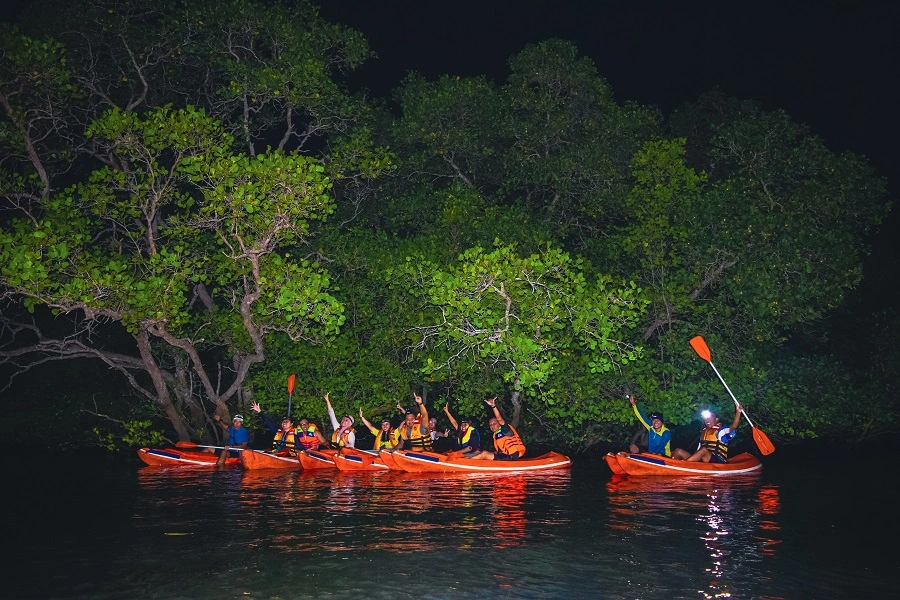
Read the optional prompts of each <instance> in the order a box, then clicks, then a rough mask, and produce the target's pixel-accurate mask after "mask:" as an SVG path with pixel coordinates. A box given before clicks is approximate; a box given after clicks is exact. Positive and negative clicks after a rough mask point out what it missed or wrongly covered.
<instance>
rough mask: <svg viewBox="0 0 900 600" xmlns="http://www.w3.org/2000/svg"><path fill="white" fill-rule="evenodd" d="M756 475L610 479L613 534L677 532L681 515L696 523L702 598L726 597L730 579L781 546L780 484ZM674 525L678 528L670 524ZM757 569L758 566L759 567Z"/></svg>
mask: <svg viewBox="0 0 900 600" xmlns="http://www.w3.org/2000/svg"><path fill="white" fill-rule="evenodd" d="M761 482H762V479H761V477H760V476H758V475H751V476H747V477H744V476H742V477H734V478H731V477H730V478H727V479H726V478H721V479H720V478H716V479H712V478H667V477H632V478H629V477H627V476H621V475H613V476H612V478H611V479H610V480H609V482H608V483H607V491H608V493H609V505H610V519H609V522H608V527H609V528H610V529H612V530H615V531H619V532H624V531H635V530H636V531H641V530H646V529H648V528H653V529H654V530H655V531H656V532H657V533H658V532H660V531H662V532H668V531H671V532H673V533H674V532H675V531H676V530H677V531H679V535H684V533H685V531H684V527H683V522H684V519H685V517H690V516H693V518H694V520H695V522H696V523H697V524H699V525H700V527H699V528H698V529H697V530H696V539H697V540H698V541H700V542H702V544H703V548H704V552H705V554H706V555H707V556H708V566H707V567H706V569H705V572H706V575H707V577H706V583H705V584H704V586H703V587H702V588H701V589H698V590H697V593H698V594H699V595H700V596H701V597H703V598H730V597H732V595H733V594H734V591H733V590H732V586H731V585H730V583H729V582H730V581H731V580H732V579H733V578H734V576H735V574H736V573H739V572H740V571H741V570H742V569H744V568H745V567H746V566H747V564H748V563H757V562H760V561H762V560H763V558H767V559H770V558H772V557H774V556H775V548H776V547H777V545H778V544H779V543H780V541H781V540H780V525H779V521H778V517H779V510H780V507H779V500H778V496H779V492H778V486H776V485H773V484H767V485H762V483H761ZM673 523H676V524H681V525H677V526H672V524H673ZM757 568H758V567H757Z"/></svg>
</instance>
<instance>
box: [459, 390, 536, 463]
mask: <svg viewBox="0 0 900 600" xmlns="http://www.w3.org/2000/svg"><path fill="white" fill-rule="evenodd" d="M484 402H485V403H486V404H487V405H488V406H490V407H491V409H492V410H493V412H494V416H493V417H491V420H490V421H488V427H489V428H490V430H491V433H492V434H493V437H494V451H493V452H488V451H487V450H482V451H481V452H479V453H478V454H475V455H473V456H471V457H470V458H472V459H478V460H518V459H520V458H522V456H523V455H524V454H525V443H524V442H523V441H522V438H520V437H519V434H518V432H516V430H515V428H513V426H512V425H509V424H508V423H507V422H506V421H505V420H504V419H503V415H501V414H500V409H499V408H497V398H496V397H494V398H488V399H487V400H485V401H484Z"/></svg>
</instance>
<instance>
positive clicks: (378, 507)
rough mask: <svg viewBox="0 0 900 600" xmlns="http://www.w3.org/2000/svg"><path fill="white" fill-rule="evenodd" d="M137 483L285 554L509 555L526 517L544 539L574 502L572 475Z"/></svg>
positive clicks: (325, 475) (523, 533)
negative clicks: (223, 518) (480, 551)
mask: <svg viewBox="0 0 900 600" xmlns="http://www.w3.org/2000/svg"><path fill="white" fill-rule="evenodd" d="M139 478H140V482H141V485H146V486H148V487H154V486H162V487H165V488H166V489H167V490H168V492H167V494H168V497H169V498H170V500H167V502H166V504H169V503H170V502H171V503H173V505H174V504H179V505H181V506H183V507H184V508H185V510H194V511H196V510H197V508H198V507H199V509H200V510H201V511H204V512H205V511H207V510H209V511H211V512H210V514H214V513H220V514H221V513H225V514H230V515H231V516H230V517H229V518H230V521H229V522H230V523H231V524H233V525H235V526H237V527H240V530H241V531H242V535H243V536H245V537H247V536H250V539H249V540H245V541H244V543H245V544H247V546H249V547H267V548H274V549H277V550H279V551H282V552H288V553H295V552H313V551H321V550H326V551H344V550H348V549H351V548H352V549H355V550H358V549H366V548H367V549H376V550H386V551H391V552H400V553H403V552H419V551H425V550H436V549H450V548H455V549H465V548H476V549H477V548H490V547H494V548H509V547H513V546H518V545H521V544H522V543H524V542H525V540H526V538H527V536H528V535H529V533H530V531H529V528H530V527H531V526H532V525H533V523H532V522H531V521H530V519H529V515H531V514H535V515H537V516H536V518H537V521H536V523H537V524H538V527H539V528H541V529H542V530H547V528H548V527H555V526H556V525H558V524H562V523H564V522H565V521H566V519H567V517H565V516H561V515H565V514H566V513H565V512H564V511H562V510H559V509H558V508H557V506H556V504H558V505H564V504H565V503H564V502H559V503H556V502H555V499H559V500H564V499H566V498H568V496H569V494H570V490H569V487H570V474H569V472H564V473H559V474H539V473H537V474H532V473H525V474H509V473H404V472H399V471H386V472H367V471H357V472H352V471H347V472H344V471H339V470H337V469H335V470H333V471H332V470H322V469H318V470H311V471H303V470H299V471H293V470H262V469H259V470H241V469H237V470H234V469H226V470H223V471H218V472H217V471H209V470H203V471H200V470H196V469H159V468H156V469H154V470H152V471H148V472H143V471H142V472H141V474H140V476H139ZM182 483H183V485H182ZM173 484H174V485H173ZM535 505H539V506H541V508H540V509H538V510H535V509H534V508H533V507H534V506H535ZM529 507H532V509H531V510H532V512H529ZM182 512H184V511H182ZM194 514H196V513H194ZM185 516H187V514H186V515H185ZM180 517H181V515H175V514H174V513H173V519H172V521H173V524H172V528H173V530H178V531H180V530H181V529H177V528H178V527H179V525H178V522H179V521H181V520H183V519H181V518H180ZM182 528H183V527H182ZM248 532H250V533H248ZM253 533H257V537H256V538H253V537H252V535H253Z"/></svg>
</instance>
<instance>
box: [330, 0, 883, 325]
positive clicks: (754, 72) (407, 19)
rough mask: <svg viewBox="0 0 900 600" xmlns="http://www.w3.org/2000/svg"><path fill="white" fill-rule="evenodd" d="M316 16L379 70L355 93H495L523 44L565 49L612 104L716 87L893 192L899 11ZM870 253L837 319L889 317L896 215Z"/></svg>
mask: <svg viewBox="0 0 900 600" xmlns="http://www.w3.org/2000/svg"><path fill="white" fill-rule="evenodd" d="M320 6H321V8H322V10H321V15H322V16H324V17H325V18H326V19H327V20H331V21H336V22H339V23H342V24H345V25H348V26H350V27H353V28H354V29H357V30H359V31H360V32H362V33H363V34H364V35H365V36H366V38H367V39H368V40H369V43H370V45H371V47H372V50H374V51H375V52H376V53H377V54H378V58H376V59H374V60H373V61H371V62H369V63H368V64H367V65H365V66H364V67H363V68H362V69H361V70H360V72H358V73H356V74H354V76H353V79H352V81H353V83H354V84H355V85H359V86H364V87H366V88H368V89H369V90H370V91H371V93H372V94H373V95H376V96H381V97H389V95H390V92H391V90H392V89H393V88H395V87H396V86H397V84H398V83H399V82H400V81H401V79H402V78H403V76H404V75H405V74H406V73H407V72H408V71H416V72H418V73H421V74H422V75H425V76H426V77H438V76H440V75H443V74H449V75H459V76H461V77H466V76H475V75H485V76H487V77H488V78H490V79H493V80H495V81H498V82H499V81H502V80H504V79H505V78H506V75H507V66H506V63H507V60H508V59H509V58H510V56H512V55H513V54H516V53H518V52H519V51H520V50H522V48H523V47H524V46H525V45H526V44H529V43H538V42H541V41H543V40H545V39H547V38H550V37H557V38H561V39H565V40H568V41H571V42H573V43H575V44H576V45H577V46H578V48H579V50H580V51H581V53H582V54H583V55H585V56H588V57H590V58H591V59H592V60H593V61H594V63H595V64H596V65H597V70H598V72H599V74H600V75H601V76H602V77H604V78H605V79H606V80H607V81H609V83H610V85H611V86H612V89H613V91H614V92H615V95H616V99H617V100H618V101H619V102H624V101H628V100H631V101H635V102H638V103H640V104H651V105H656V106H658V107H659V108H660V109H662V110H663V111H665V112H666V113H668V112H669V111H671V110H672V109H673V108H676V107H677V106H678V105H679V104H681V103H682V102H686V101H691V100H694V99H696V98H697V97H698V96H699V95H700V94H701V93H703V92H705V91H708V90H710V89H714V88H718V89H721V90H722V91H724V92H725V93H727V94H729V95H733V96H735V97H737V98H740V99H752V100H755V101H756V102H757V103H758V104H759V105H760V106H761V107H762V108H764V109H767V110H774V109H778V108H781V109H784V110H786V111H787V112H788V113H789V114H790V115H791V116H792V117H793V118H794V120H796V121H798V122H801V123H804V124H806V125H808V126H809V127H810V128H811V130H812V131H813V132H814V133H815V134H816V135H818V136H819V137H821V138H822V139H823V140H824V141H825V143H826V144H827V145H828V146H829V147H830V148H831V149H832V150H834V151H836V152H841V151H851V152H854V153H857V154H862V155H864V156H866V157H867V158H868V159H869V161H870V163H871V164H872V165H873V167H874V168H875V169H876V171H877V173H878V174H879V175H881V176H884V177H887V178H888V180H889V182H890V191H891V198H896V197H897V193H898V182H900V168H898V161H900V152H898V148H897V143H898V136H900V126H898V121H900V119H898V115H897V110H898V108H897V107H898V105H900V103H898V102H897V99H896V97H895V94H894V88H895V80H896V78H897V75H898V64H900V62H898V56H900V52H898V50H900V44H898V33H900V32H898V29H900V27H898V26H900V8H898V3H888V2H871V1H852V2H851V1H827V0H825V1H819V2H812V1H806V0H804V1H790V0H784V1H781V2H772V1H765V0H764V1H757V2H727V1H722V0H716V1H710V0H702V1H698V0H694V1H686V0H679V1H675V0H670V1H668V2H665V1H661V0H630V1H626V0H619V1H610V0H597V1H594V2H575V1H568V2H567V1H556V2H554V1H549V0H481V1H473V0H460V1H456V2H428V1H424V0H378V1H372V0H324V1H322V2H320ZM897 213H898V211H897V210H895V211H894V212H893V213H892V214H891V215H890V216H889V218H888V220H887V221H886V222H885V224H884V225H883V227H882V228H881V232H880V233H879V234H878V235H877V236H876V237H875V238H874V239H873V240H872V243H873V253H872V256H871V257H870V258H869V260H868V261H867V264H866V270H865V279H864V281H863V284H862V286H861V288H860V289H859V290H858V292H857V294H855V295H854V296H853V297H852V298H851V299H850V302H849V306H848V308H851V309H853V310H856V311H863V312H872V311H874V310H878V309H880V308H885V307H888V306H900V302H898V300H897V298H898V293H900V267H898V262H897V260H896V258H895V256H896V254H897V252H896V251H897V249H898V248H900V214H897Z"/></svg>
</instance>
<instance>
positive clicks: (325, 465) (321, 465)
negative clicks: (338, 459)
mask: <svg viewBox="0 0 900 600" xmlns="http://www.w3.org/2000/svg"><path fill="white" fill-rule="evenodd" d="M335 454H337V450H304V451H303V452H300V453H299V454H297V458H298V459H299V460H300V464H301V465H302V466H303V468H304V469H307V470H309V469H337V465H335V464H334V460H332V457H333V456H334V455H335Z"/></svg>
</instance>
